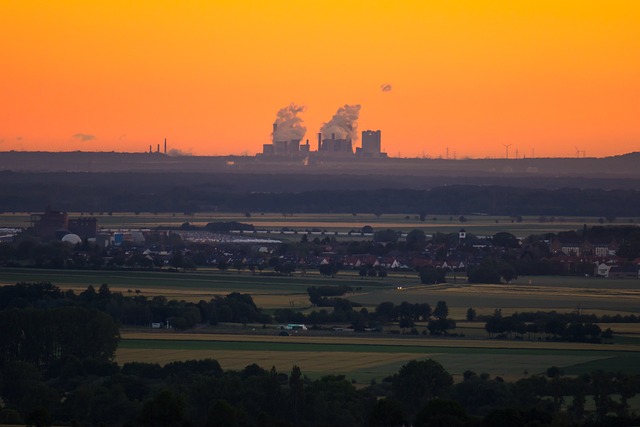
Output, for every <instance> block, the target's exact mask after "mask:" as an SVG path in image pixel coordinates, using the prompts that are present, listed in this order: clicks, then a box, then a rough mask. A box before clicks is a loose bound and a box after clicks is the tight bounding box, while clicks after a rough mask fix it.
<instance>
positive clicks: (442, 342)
mask: <svg viewBox="0 0 640 427" xmlns="http://www.w3.org/2000/svg"><path fill="white" fill-rule="evenodd" d="M120 347H126V348H133V347H148V348H154V347H156V348H186V347H190V348H194V349H197V348H226V349H241V348H242V349H249V350H261V349H265V350H268V349H269V347H272V348H273V347H278V348H279V349H281V350H283V351H292V350H293V351H295V350H298V349H301V348H303V347H309V348H313V349H317V350H324V351H374V350H375V351H380V352H393V351H401V352H424V351H425V348H427V349H430V351H440V352H441V351H446V350H447V349H449V350H451V349H458V350H461V351H462V350H463V351H464V352H476V351H493V350H498V351H517V352H527V351H533V352H536V353H540V352H543V353H544V352H553V353H554V354H557V353H558V352H563V351H566V352H569V353H570V354H573V352H576V351H582V352H604V353H605V354H611V353H612V352H616V351H617V352H640V348H639V347H638V346H634V345H615V344H613V345H612V344H607V345H603V344H589V343H565V342H547V341H515V340H514V341H511V340H488V339H459V338H422V339H421V338H369V337H366V338H365V337H363V338H360V337H353V336H342V337H327V336H303V335H297V336H293V337H292V336H289V337H281V336H264V335H230V334H197V333H148V332H127V331H125V332H122V341H121V342H120ZM323 347H324V348H323ZM438 349H439V350H438ZM443 349H444V350H443Z"/></svg>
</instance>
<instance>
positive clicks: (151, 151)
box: [149, 144, 153, 154]
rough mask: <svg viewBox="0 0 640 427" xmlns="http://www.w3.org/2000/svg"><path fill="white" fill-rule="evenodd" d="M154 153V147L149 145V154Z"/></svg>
mask: <svg viewBox="0 0 640 427" xmlns="http://www.w3.org/2000/svg"><path fill="white" fill-rule="evenodd" d="M151 153H153V147H152V146H151V144H149V154H151Z"/></svg>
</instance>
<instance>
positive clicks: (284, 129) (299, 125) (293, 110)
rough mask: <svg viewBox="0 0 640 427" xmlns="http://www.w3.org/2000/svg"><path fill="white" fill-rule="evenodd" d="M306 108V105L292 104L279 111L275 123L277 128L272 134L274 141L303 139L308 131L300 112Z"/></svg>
mask: <svg viewBox="0 0 640 427" xmlns="http://www.w3.org/2000/svg"><path fill="white" fill-rule="evenodd" d="M304 110H305V106H304V105H296V104H293V103H292V104H291V105H289V106H288V107H284V108H282V109H280V111H278V116H277V117H276V121H275V123H274V124H275V125H276V128H275V129H274V130H273V133H272V134H271V138H272V141H290V140H292V139H302V138H303V137H304V134H305V133H306V132H307V128H306V126H305V125H304V123H303V121H302V119H301V118H300V117H298V113H302V112H304Z"/></svg>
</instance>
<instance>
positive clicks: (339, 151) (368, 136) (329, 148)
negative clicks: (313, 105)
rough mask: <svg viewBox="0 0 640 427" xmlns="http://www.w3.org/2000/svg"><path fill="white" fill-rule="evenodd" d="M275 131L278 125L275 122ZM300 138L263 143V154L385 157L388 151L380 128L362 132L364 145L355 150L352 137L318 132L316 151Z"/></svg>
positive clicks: (280, 155)
mask: <svg viewBox="0 0 640 427" xmlns="http://www.w3.org/2000/svg"><path fill="white" fill-rule="evenodd" d="M273 126H274V131H275V127H276V125H275V124H274V125H273ZM274 133H275V132H274ZM301 142H302V140H300V139H292V140H289V141H277V140H276V141H273V143H271V144H263V146H262V156H267V157H294V158H295V157H307V156H309V154H311V153H313V154H314V155H317V156H321V157H347V158H348V157H354V156H355V157H362V158H369V159H377V158H385V157H387V153H384V152H382V135H381V132H380V131H379V130H375V131H374V130H365V131H363V132H362V147H356V148H355V151H354V147H353V141H352V140H351V139H341V138H336V134H335V133H332V134H331V137H330V138H329V137H328V135H322V133H318V144H317V149H316V151H311V145H310V143H309V140H308V139H307V140H306V142H305V143H304V144H302V143H301Z"/></svg>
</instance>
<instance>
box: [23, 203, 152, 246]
mask: <svg viewBox="0 0 640 427" xmlns="http://www.w3.org/2000/svg"><path fill="white" fill-rule="evenodd" d="M29 231H30V232H31V234H33V235H35V236H37V237H40V238H43V239H57V240H62V241H64V242H68V243H71V244H77V243H81V242H82V241H85V240H86V241H88V242H90V243H95V244H97V245H98V246H100V247H101V248H106V247H108V246H112V245H116V246H117V245H120V244H121V243H122V242H124V241H130V242H132V243H143V242H144V235H143V233H142V232H141V231H126V232H117V231H116V232H112V231H106V230H102V229H99V228H98V220H97V218H95V217H93V216H80V217H77V218H69V215H68V214H67V213H66V212H60V211H56V210H53V209H52V208H51V207H50V206H47V208H46V209H45V211H44V212H43V213H36V214H31V226H30V227H29Z"/></svg>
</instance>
